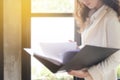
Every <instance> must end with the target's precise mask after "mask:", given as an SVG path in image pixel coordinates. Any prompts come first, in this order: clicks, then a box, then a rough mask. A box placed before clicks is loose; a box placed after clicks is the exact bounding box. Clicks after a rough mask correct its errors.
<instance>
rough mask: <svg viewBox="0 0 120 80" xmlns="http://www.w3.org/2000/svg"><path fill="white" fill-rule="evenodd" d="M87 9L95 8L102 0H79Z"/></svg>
mask: <svg viewBox="0 0 120 80" xmlns="http://www.w3.org/2000/svg"><path fill="white" fill-rule="evenodd" d="M79 1H80V2H82V3H83V4H84V5H85V6H87V7H88V8H89V9H97V8H98V7H99V6H100V5H101V4H103V3H102V0H79Z"/></svg>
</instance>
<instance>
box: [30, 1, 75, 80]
mask: <svg viewBox="0 0 120 80" xmlns="http://www.w3.org/2000/svg"><path fill="white" fill-rule="evenodd" d="M73 11H74V0H31V47H32V48H36V46H38V45H39V43H40V42H66V41H68V40H73V41H74V18H73V16H72V13H73ZM31 69H32V70H31V73H32V74H31V76H32V77H31V79H32V80H38V79H40V80H43V79H45V80H72V76H70V75H67V73H64V74H63V73H57V74H52V73H51V72H50V71H49V70H48V69H47V68H46V67H45V66H44V65H42V64H41V63H40V62H39V61H38V60H36V59H35V58H34V57H32V58H31Z"/></svg>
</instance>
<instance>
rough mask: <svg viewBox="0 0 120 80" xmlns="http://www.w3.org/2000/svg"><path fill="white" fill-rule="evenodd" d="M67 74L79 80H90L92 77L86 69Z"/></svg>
mask: <svg viewBox="0 0 120 80" xmlns="http://www.w3.org/2000/svg"><path fill="white" fill-rule="evenodd" d="M68 74H70V75H73V76H76V77H79V78H85V77H88V78H90V80H92V77H91V76H90V74H89V72H88V71H87V69H86V68H84V69H81V70H71V71H69V72H68Z"/></svg>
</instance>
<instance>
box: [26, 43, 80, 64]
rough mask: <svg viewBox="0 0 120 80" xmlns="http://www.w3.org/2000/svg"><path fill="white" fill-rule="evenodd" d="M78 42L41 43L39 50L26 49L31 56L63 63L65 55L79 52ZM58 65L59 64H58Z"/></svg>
mask: <svg viewBox="0 0 120 80" xmlns="http://www.w3.org/2000/svg"><path fill="white" fill-rule="evenodd" d="M77 47H78V46H77V44H76V42H60V43H40V44H39V46H37V48H32V49H30V48H24V50H25V51H27V52H28V53H29V54H30V55H32V56H33V55H34V54H36V55H38V56H42V57H44V58H46V59H47V58H48V59H51V60H53V61H54V60H56V61H58V62H59V63H63V58H64V55H66V54H69V53H66V52H69V51H78V50H79V49H78V48H77ZM56 64H57V63H56Z"/></svg>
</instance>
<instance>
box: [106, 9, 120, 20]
mask: <svg viewBox="0 0 120 80" xmlns="http://www.w3.org/2000/svg"><path fill="white" fill-rule="evenodd" d="M105 18H108V20H111V19H113V18H118V15H117V12H116V11H115V10H113V9H112V8H110V7H108V9H107V14H106V16H105Z"/></svg>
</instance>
